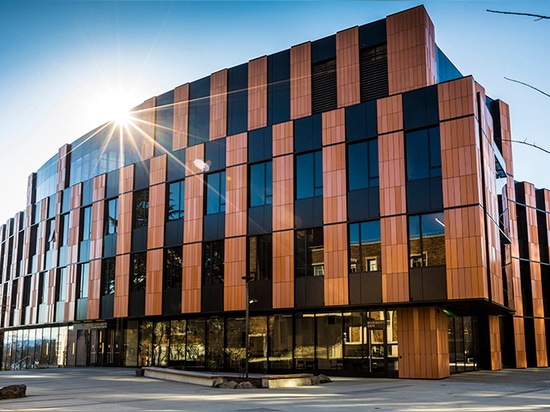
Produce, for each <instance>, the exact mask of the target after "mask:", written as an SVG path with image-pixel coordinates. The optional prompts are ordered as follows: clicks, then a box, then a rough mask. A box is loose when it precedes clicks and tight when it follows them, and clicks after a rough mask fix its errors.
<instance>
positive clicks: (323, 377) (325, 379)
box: [319, 373, 332, 383]
mask: <svg viewBox="0 0 550 412" xmlns="http://www.w3.org/2000/svg"><path fill="white" fill-rule="evenodd" d="M330 382H332V379H330V378H329V377H328V376H326V375H323V374H322V373H321V374H320V375H319V383H330Z"/></svg>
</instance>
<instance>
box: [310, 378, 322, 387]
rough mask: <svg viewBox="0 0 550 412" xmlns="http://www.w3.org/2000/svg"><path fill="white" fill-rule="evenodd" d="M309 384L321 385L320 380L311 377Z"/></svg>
mask: <svg viewBox="0 0 550 412" xmlns="http://www.w3.org/2000/svg"><path fill="white" fill-rule="evenodd" d="M311 384H312V385H320V384H321V380H320V379H319V377H318V376H312V377H311Z"/></svg>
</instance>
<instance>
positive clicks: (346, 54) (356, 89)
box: [336, 27, 361, 107]
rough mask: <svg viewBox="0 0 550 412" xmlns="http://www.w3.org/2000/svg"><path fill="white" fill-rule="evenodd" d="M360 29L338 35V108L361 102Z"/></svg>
mask: <svg viewBox="0 0 550 412" xmlns="http://www.w3.org/2000/svg"><path fill="white" fill-rule="evenodd" d="M359 70H360V69H359V28H358V27H352V28H350V29H347V30H344V31H341V32H338V33H336V84H337V85H338V107H344V106H351V105H353V104H357V103H360V102H361V83H360V71H359Z"/></svg>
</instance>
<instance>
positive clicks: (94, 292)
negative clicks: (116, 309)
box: [86, 259, 102, 319]
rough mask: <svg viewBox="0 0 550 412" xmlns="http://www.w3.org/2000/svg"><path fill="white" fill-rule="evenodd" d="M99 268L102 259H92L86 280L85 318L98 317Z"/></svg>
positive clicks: (99, 302) (99, 293) (99, 295)
mask: <svg viewBox="0 0 550 412" xmlns="http://www.w3.org/2000/svg"><path fill="white" fill-rule="evenodd" d="M101 270H102V261H101V260H99V259H97V260H92V261H91V262H90V278H89V282H88V307H87V308H86V318H87V319H99V317H100V312H99V308H100V304H101Z"/></svg>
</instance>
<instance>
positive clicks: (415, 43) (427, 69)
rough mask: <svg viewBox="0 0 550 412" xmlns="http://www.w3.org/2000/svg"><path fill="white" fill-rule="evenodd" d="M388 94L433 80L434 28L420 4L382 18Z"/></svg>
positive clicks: (426, 84)
mask: <svg viewBox="0 0 550 412" xmlns="http://www.w3.org/2000/svg"><path fill="white" fill-rule="evenodd" d="M386 27H387V28H386V32H387V41H388V43H387V44H388V83H389V94H390V95H392V94H395V93H403V92H406V91H408V90H414V89H418V88H421V87H426V86H431V85H433V84H436V82H437V67H436V46H435V29H434V25H433V23H432V21H431V20H430V17H429V16H428V13H427V12H426V9H425V8H424V6H418V7H415V8H413V9H410V10H405V11H403V12H400V13H397V14H393V15H391V16H388V17H387V18H386Z"/></svg>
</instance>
